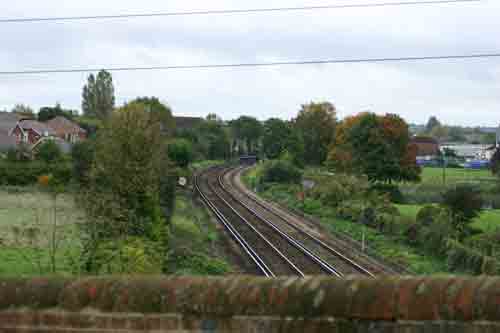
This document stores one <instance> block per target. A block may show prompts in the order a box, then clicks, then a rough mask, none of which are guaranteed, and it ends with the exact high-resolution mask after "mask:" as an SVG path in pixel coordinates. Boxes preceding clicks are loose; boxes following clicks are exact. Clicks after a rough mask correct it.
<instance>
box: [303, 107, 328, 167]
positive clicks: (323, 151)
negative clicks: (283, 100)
mask: <svg viewBox="0 0 500 333" xmlns="http://www.w3.org/2000/svg"><path fill="white" fill-rule="evenodd" d="M336 124H337V113H336V110H335V106H333V104H331V103H328V102H324V103H310V104H305V105H302V108H301V110H300V112H299V114H298V116H297V118H295V120H294V127H295V128H296V129H297V131H298V132H299V134H300V135H301V137H302V140H303V142H304V145H305V147H306V150H305V153H304V159H305V162H306V163H308V164H315V165H320V164H322V163H323V162H324V161H325V160H326V157H327V155H328V147H329V146H330V144H331V143H332V142H333V140H334V138H335V127H336Z"/></svg>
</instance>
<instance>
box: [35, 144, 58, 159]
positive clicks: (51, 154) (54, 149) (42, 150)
mask: <svg viewBox="0 0 500 333" xmlns="http://www.w3.org/2000/svg"><path fill="white" fill-rule="evenodd" d="M36 157H37V158H38V159H39V160H42V161H44V162H45V163H54V162H56V161H59V160H60V159H61V157H62V152H61V149H60V148H59V146H58V145H57V143H55V142H54V141H52V140H47V141H45V142H44V143H42V144H41V145H40V147H39V148H38V151H37V153H36Z"/></svg>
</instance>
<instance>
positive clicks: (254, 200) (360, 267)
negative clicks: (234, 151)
mask: <svg viewBox="0 0 500 333" xmlns="http://www.w3.org/2000/svg"><path fill="white" fill-rule="evenodd" d="M241 169H243V168H236V169H234V170H236V171H240V170H241ZM230 178H231V182H232V183H233V185H234V181H233V180H234V174H231V175H230ZM233 188H236V187H235V186H233ZM239 193H241V194H242V195H243V196H245V197H246V198H248V199H249V200H251V201H252V202H254V203H255V204H257V205H258V206H259V207H261V208H262V209H264V210H266V211H268V212H269V213H271V214H273V215H274V216H276V217H277V218H279V219H281V220H282V221H283V222H285V223H286V224H287V225H288V226H290V227H291V228H292V229H294V230H296V231H297V232H299V233H301V234H302V235H304V236H306V237H307V238H309V239H311V240H312V241H313V242H315V243H316V244H318V245H320V246H321V247H323V248H324V249H325V250H327V251H329V252H330V253H331V254H333V255H334V256H336V257H338V258H339V259H341V260H343V261H344V262H346V263H348V264H349V265H351V266H352V267H354V268H355V269H356V270H358V271H360V272H361V273H363V274H365V275H368V276H370V277H375V274H373V273H372V272H370V271H369V270H368V269H366V268H364V267H363V266H361V265H360V264H358V263H356V262H355V261H353V260H352V259H350V258H347V257H346V256H345V255H343V254H342V253H340V252H339V251H337V250H335V249H334V248H332V247H331V246H329V245H328V244H326V243H325V242H323V241H322V240H321V239H319V238H317V237H316V236H314V235H312V234H311V233H309V232H307V231H306V230H303V229H301V228H299V227H297V226H296V225H294V224H293V223H290V222H289V221H288V220H287V219H286V218H285V217H283V216H282V215H281V213H279V212H278V211H277V210H276V209H275V208H271V207H270V206H269V207H267V206H266V205H263V204H262V203H261V202H260V201H259V200H257V199H256V198H253V197H252V196H250V195H249V194H247V193H245V192H243V191H239Z"/></svg>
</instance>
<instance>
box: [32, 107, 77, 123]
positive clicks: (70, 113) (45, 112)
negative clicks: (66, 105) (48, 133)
mask: <svg viewBox="0 0 500 333" xmlns="http://www.w3.org/2000/svg"><path fill="white" fill-rule="evenodd" d="M76 115H77V111H74V110H65V109H63V108H62V107H61V104H59V103H57V104H56V105H55V106H54V107H49V106H45V107H42V108H40V110H39V111H38V114H37V118H38V121H42V122H45V121H48V120H51V119H53V118H55V117H59V116H60V117H64V118H67V119H73V118H74V117H75V116H76Z"/></svg>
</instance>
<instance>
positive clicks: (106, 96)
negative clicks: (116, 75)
mask: <svg viewBox="0 0 500 333" xmlns="http://www.w3.org/2000/svg"><path fill="white" fill-rule="evenodd" d="M114 107H115V88H114V85H113V78H112V77H111V74H110V73H109V72H107V71H105V70H101V71H100V72H99V73H98V74H97V77H96V76H94V74H90V75H89V77H88V80H87V84H86V85H85V86H84V87H83V93H82V111H83V114H84V115H85V116H87V117H93V118H98V119H106V118H107V117H108V116H109V115H110V114H111V112H112V111H113V109H114Z"/></svg>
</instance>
